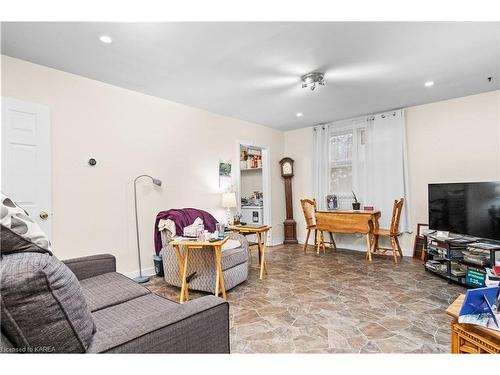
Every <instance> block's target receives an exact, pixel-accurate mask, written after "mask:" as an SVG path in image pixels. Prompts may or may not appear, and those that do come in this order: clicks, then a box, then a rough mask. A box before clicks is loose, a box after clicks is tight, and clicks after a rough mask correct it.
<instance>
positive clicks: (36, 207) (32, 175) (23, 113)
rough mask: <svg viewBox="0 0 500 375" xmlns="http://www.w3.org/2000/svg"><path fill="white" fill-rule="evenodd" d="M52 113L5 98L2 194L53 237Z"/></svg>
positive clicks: (43, 107)
mask: <svg viewBox="0 0 500 375" xmlns="http://www.w3.org/2000/svg"><path fill="white" fill-rule="evenodd" d="M50 180H51V173H50V113H49V108H48V107H46V106H43V105H39V104H35V103H28V102H24V101H21V100H17V99H13V98H6V97H2V192H3V193H4V194H5V195H7V196H9V197H10V198H12V200H13V201H15V202H16V203H17V204H19V206H21V207H22V208H24V209H25V210H26V211H27V212H28V214H29V215H30V217H31V218H33V219H34V220H36V221H37V222H38V223H39V224H40V226H41V227H42V229H43V230H44V231H45V233H46V234H47V235H48V236H49V238H50V227H51V225H50V224H51V199H50V193H51V188H50Z"/></svg>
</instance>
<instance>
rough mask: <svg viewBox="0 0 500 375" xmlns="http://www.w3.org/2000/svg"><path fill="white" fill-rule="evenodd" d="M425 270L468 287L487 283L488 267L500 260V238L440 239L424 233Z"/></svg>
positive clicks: (459, 237)
mask: <svg viewBox="0 0 500 375" xmlns="http://www.w3.org/2000/svg"><path fill="white" fill-rule="evenodd" d="M424 244H425V262H424V269H425V270H426V271H429V272H432V273H433V274H435V275H437V276H439V277H442V278H444V279H446V280H447V281H448V283H450V284H451V283H456V284H460V285H462V286H465V287H467V288H480V287H483V286H484V280H485V278H486V268H491V267H493V266H495V265H496V264H498V262H500V241H491V240H482V239H479V238H478V239H467V237H462V236H459V235H456V236H453V237H447V238H439V237H436V236H434V235H433V234H432V233H430V234H424Z"/></svg>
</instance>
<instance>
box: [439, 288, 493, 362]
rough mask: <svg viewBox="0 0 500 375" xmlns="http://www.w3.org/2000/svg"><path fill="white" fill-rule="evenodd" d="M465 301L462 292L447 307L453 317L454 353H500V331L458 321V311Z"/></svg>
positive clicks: (452, 345) (452, 341) (452, 347)
mask: <svg viewBox="0 0 500 375" xmlns="http://www.w3.org/2000/svg"><path fill="white" fill-rule="evenodd" d="M463 303H464V295H463V294H461V295H460V296H458V298H457V299H456V300H455V302H453V303H452V304H451V305H450V306H448V308H447V309H446V313H447V314H448V315H450V316H452V317H453V321H452V322H451V352H452V353H453V354H464V353H473V354H480V353H491V354H500V331H496V330H494V329H489V328H484V327H480V326H476V325H472V324H460V323H458V313H459V312H460V309H461V308H462V304H463Z"/></svg>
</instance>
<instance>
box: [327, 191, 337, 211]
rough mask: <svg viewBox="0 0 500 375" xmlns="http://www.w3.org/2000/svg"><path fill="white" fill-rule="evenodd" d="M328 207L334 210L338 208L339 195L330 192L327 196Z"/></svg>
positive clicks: (329, 209)
mask: <svg viewBox="0 0 500 375" xmlns="http://www.w3.org/2000/svg"><path fill="white" fill-rule="evenodd" d="M326 208H327V210H328V211H333V210H336V209H337V208H338V201H337V196H336V195H334V194H330V195H327V196H326Z"/></svg>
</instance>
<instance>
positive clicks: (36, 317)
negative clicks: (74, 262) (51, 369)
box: [1, 252, 94, 352]
mask: <svg viewBox="0 0 500 375" xmlns="http://www.w3.org/2000/svg"><path fill="white" fill-rule="evenodd" d="M1 313H2V322H1V325H2V332H4V333H5V335H6V336H7V337H8V338H9V340H10V341H11V342H12V344H13V345H14V346H15V347H16V348H18V349H20V350H21V351H35V350H37V348H41V347H46V348H47V349H46V351H48V352H85V351H86V349H87V348H88V346H89V344H90V341H91V339H92V335H93V333H94V321H93V319H92V315H91V313H90V310H89V308H88V306H87V303H86V301H85V297H84V296H83V291H82V288H81V286H80V283H79V282H78V280H77V279H76V276H75V275H74V274H73V273H72V272H71V270H70V269H69V268H68V267H67V266H66V265H64V264H63V263H62V262H61V261H59V260H58V259H57V258H56V257H54V256H50V255H48V254H41V253H28V252H22V253H14V254H9V255H4V256H2V261H1Z"/></svg>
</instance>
